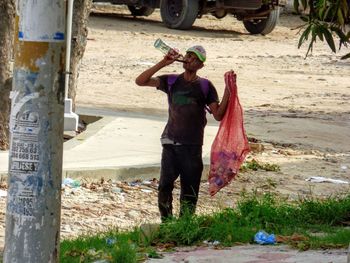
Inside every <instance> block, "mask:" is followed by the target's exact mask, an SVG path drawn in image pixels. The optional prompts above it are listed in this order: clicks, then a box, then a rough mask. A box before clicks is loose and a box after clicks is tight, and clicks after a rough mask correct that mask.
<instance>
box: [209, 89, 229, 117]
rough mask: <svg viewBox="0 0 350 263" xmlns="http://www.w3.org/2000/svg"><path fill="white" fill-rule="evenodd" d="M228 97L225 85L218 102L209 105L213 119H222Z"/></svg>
mask: <svg viewBox="0 0 350 263" xmlns="http://www.w3.org/2000/svg"><path fill="white" fill-rule="evenodd" d="M229 99H230V91H229V90H228V87H226V88H225V92H224V96H223V97H222V100H221V102H220V104H219V103H217V102H213V103H211V104H210V105H209V108H210V110H211V112H212V113H213V116H214V119H215V120H217V121H221V120H222V118H223V117H224V115H225V112H226V109H227V105H228V101H229Z"/></svg>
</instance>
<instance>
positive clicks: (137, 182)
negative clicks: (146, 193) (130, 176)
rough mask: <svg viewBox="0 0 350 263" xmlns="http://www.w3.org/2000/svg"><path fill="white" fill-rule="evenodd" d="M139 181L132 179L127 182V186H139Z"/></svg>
mask: <svg viewBox="0 0 350 263" xmlns="http://www.w3.org/2000/svg"><path fill="white" fill-rule="evenodd" d="M140 184H141V183H140V182H139V181H134V182H130V183H128V185H129V186H139V185H140Z"/></svg>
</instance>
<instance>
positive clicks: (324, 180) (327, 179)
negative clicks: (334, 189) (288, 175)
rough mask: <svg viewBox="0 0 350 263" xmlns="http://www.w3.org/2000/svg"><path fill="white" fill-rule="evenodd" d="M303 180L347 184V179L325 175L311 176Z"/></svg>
mask: <svg viewBox="0 0 350 263" xmlns="http://www.w3.org/2000/svg"><path fill="white" fill-rule="evenodd" d="M305 181H309V182H312V183H334V184H349V182H347V181H343V180H337V179H331V178H326V177H320V176H312V177H310V178H308V179H306V180H305Z"/></svg>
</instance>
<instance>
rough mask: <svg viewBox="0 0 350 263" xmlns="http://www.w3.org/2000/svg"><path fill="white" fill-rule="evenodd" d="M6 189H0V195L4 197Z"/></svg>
mask: <svg viewBox="0 0 350 263" xmlns="http://www.w3.org/2000/svg"><path fill="white" fill-rule="evenodd" d="M6 196H7V191H5V190H2V189H0V197H6Z"/></svg>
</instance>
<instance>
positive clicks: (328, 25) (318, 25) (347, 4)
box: [294, 0, 350, 59]
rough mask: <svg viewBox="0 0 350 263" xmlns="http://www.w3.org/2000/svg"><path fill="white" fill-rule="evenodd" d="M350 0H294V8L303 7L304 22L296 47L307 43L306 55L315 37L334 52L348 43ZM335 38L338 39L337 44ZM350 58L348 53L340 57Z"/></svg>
mask: <svg viewBox="0 0 350 263" xmlns="http://www.w3.org/2000/svg"><path fill="white" fill-rule="evenodd" d="M349 8H350V0H294V9H295V11H297V12H299V10H300V9H303V10H304V11H305V12H304V13H305V14H301V19H302V20H303V21H304V22H305V24H304V25H303V26H302V31H303V32H302V33H301V36H300V39H299V43H298V48H300V47H301V46H302V45H303V44H304V43H305V42H308V43H309V47H308V50H307V53H306V56H307V55H308V54H309V53H310V51H311V52H312V49H313V45H314V43H315V42H316V40H317V39H319V40H321V41H326V42H327V44H328V46H329V47H330V49H331V50H332V51H333V52H334V53H335V52H337V49H338V50H340V49H341V48H342V47H347V46H348V45H349V44H350V29H349V23H350V11H349ZM335 40H338V41H339V45H338V47H337V44H336V42H337V41H335ZM348 58H350V53H348V54H346V55H344V56H343V57H342V59H348Z"/></svg>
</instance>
